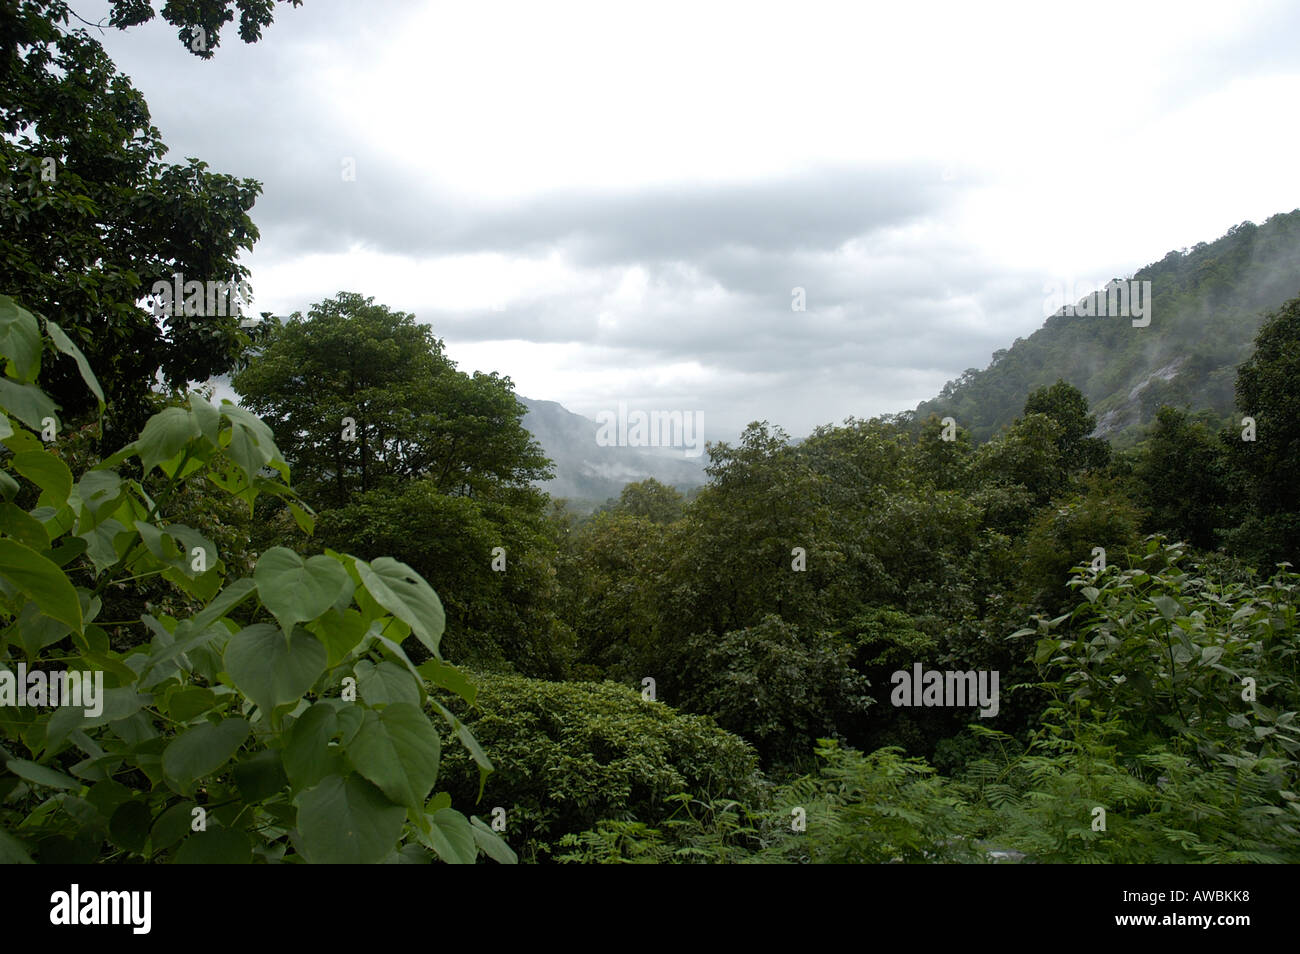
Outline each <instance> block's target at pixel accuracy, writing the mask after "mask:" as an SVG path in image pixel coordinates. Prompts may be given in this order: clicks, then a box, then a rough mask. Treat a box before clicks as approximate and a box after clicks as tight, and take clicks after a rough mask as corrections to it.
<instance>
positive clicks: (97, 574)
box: [0, 296, 513, 863]
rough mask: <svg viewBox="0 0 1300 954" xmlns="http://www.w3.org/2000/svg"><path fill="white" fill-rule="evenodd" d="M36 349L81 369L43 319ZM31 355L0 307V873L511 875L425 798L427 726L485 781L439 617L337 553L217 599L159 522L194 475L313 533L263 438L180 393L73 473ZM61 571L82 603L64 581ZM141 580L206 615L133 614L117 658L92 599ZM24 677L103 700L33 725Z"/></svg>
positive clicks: (432, 774)
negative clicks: (437, 719)
mask: <svg viewBox="0 0 1300 954" xmlns="http://www.w3.org/2000/svg"><path fill="white" fill-rule="evenodd" d="M45 337H46V338H47V339H48V340H49V341H50V342H51V343H52V344H53V345H54V346H55V347H57V348H59V349H60V350H61V351H62V352H64V353H65V354H68V355H69V356H70V357H72V358H73V359H74V360H76V361H78V363H79V364H83V366H84V362H83V361H82V359H81V356H80V353H79V352H77V350H76V349H75V347H74V346H73V345H72V344H71V343H70V342H69V341H68V340H67V338H66V336H64V335H63V333H62V332H61V330H60V329H59V327H58V326H57V325H55V324H54V323H53V322H46V323H45ZM42 342H43V339H42V335H41V333H40V325H39V324H38V322H37V319H36V318H35V317H34V316H33V315H31V314H30V313H28V312H27V311H25V310H23V309H22V308H20V307H18V306H17V305H16V304H15V303H14V302H13V300H12V299H10V298H8V297H2V296H0V354H2V355H3V357H4V359H5V375H6V376H5V379H4V381H3V382H0V384H2V385H3V386H2V387H0V409H2V410H3V412H4V413H0V439H2V441H3V444H4V446H5V447H6V448H7V450H8V452H9V453H8V456H7V458H6V461H5V462H6V464H7V465H8V471H5V472H0V490H3V494H4V496H5V498H6V499H7V501H8V502H6V503H5V504H4V505H3V511H2V513H3V519H2V521H0V620H3V623H4V629H3V630H2V631H0V662H2V664H3V672H2V674H0V675H3V676H6V677H8V679H7V680H6V681H8V682H10V689H14V688H17V689H19V690H20V691H22V692H23V695H22V696H21V697H17V696H16V697H15V699H14V700H13V701H17V702H21V703H24V704H22V705H18V706H16V707H14V708H9V707H7V706H6V708H5V709H4V721H3V736H2V738H3V743H0V759H2V760H3V762H4V769H3V773H2V774H0V829H2V830H3V832H4V835H3V838H2V839H0V848H2V849H3V853H4V856H5V858H6V859H7V860H17V861H28V860H38V861H41V862H58V861H96V860H112V861H124V860H136V861H145V860H147V861H173V862H180V863H186V862H188V863H221V862H247V861H254V860H256V861H264V862H279V861H289V862H297V861H309V862H379V861H385V860H388V861H397V860H400V861H429V860H431V859H432V858H433V857H435V856H436V857H439V858H442V859H443V860H446V861H453V862H472V861H474V860H475V858H476V857H477V855H478V854H479V852H480V851H482V852H485V853H486V854H488V855H489V856H491V857H493V858H496V859H498V860H512V859H513V854H512V853H511V852H510V850H509V849H508V848H507V847H506V846H505V844H504V843H503V842H502V841H501V840H500V839H499V838H497V837H496V835H495V834H494V833H492V831H491V830H490V829H489V828H487V827H486V826H485V825H483V824H482V823H479V822H477V821H475V820H473V819H468V818H466V817H465V816H464V815H462V814H460V813H459V812H457V811H455V810H454V809H452V808H451V807H450V806H451V802H450V799H449V798H448V797H447V795H446V794H445V793H444V792H437V793H435V792H434V788H435V785H436V784H437V782H438V780H439V776H440V762H441V758H442V755H443V752H442V745H441V736H440V734H439V732H438V730H437V728H436V727H435V725H434V724H433V722H432V719H431V717H430V716H429V715H428V714H427V712H426V710H432V711H437V712H438V713H440V714H441V715H442V717H443V718H445V720H446V721H447V722H448V724H449V725H450V727H451V730H452V731H453V732H455V733H456V734H457V735H458V737H459V738H460V740H461V741H462V743H464V745H465V746H466V747H468V749H469V750H470V752H471V753H472V755H473V758H474V760H475V762H477V765H478V768H479V769H480V772H481V773H486V772H487V771H489V770H490V768H491V763H490V762H489V761H488V760H487V758H486V756H484V755H483V753H482V751H481V750H480V749H479V748H478V745H477V743H476V742H475V741H474V739H473V736H472V735H470V734H469V732H468V731H467V730H466V729H465V728H464V727H463V725H462V724H461V723H460V722H459V721H458V720H457V719H456V717H455V716H453V715H452V714H451V712H450V711H449V710H447V709H446V707H445V706H444V705H443V703H442V702H441V701H439V698H438V695H440V694H443V693H454V694H456V695H457V696H459V697H460V698H461V699H462V700H465V701H467V702H470V703H472V702H473V700H474V689H473V687H472V686H471V685H470V684H469V682H468V681H467V680H466V678H465V677H464V675H463V674H462V673H460V672H459V671H457V670H456V669H454V668H453V667H451V666H449V665H447V664H445V663H443V662H442V661H441V654H440V651H439V641H440V639H441V636H442V632H443V629H444V627H445V617H444V611H443V608H442V605H441V603H440V602H439V600H438V597H437V594H436V593H434V591H433V590H432V589H431V588H430V587H429V585H428V583H426V582H425V581H424V580H423V579H422V578H420V577H419V576H418V575H417V574H415V573H414V572H413V571H412V570H411V569H410V568H409V567H407V566H405V565H404V564H402V563H400V562H398V561H396V560H393V559H391V558H386V557H380V558H378V559H375V560H372V561H365V560H361V559H357V558H356V557H352V556H348V555H346V554H340V553H335V552H333V551H331V552H328V553H327V554H325V555H322V556H314V557H311V558H310V559H306V560H304V559H303V558H302V557H301V556H299V555H298V554H296V553H294V552H293V551H291V550H288V549H286V548H284V547H276V548H273V549H271V550H268V551H267V552H265V553H263V554H261V555H260V557H259V558H258V560H257V563H256V567H255V568H254V570H253V574H252V576H251V577H242V578H239V579H231V580H228V579H227V577H226V569H227V567H226V564H225V562H224V561H223V559H222V557H221V554H220V553H219V552H218V550H217V548H216V547H215V545H214V544H213V542H212V541H211V540H209V539H207V538H206V537H205V536H204V535H203V534H202V533H200V532H199V531H198V530H196V529H194V528H192V527H190V526H187V525H185V524H182V523H178V522H175V521H173V520H172V519H171V516H172V511H171V505H172V503H173V501H174V500H175V499H176V496H177V493H178V489H179V488H182V487H184V486H185V485H186V484H187V483H188V482H190V481H191V480H193V479H194V478H195V476H196V475H198V474H203V475H204V476H205V478H206V479H207V481H208V482H209V483H210V484H212V485H213V486H215V487H217V488H219V489H221V490H222V491H224V492H225V493H227V494H229V495H230V496H231V497H233V498H234V499H236V500H238V501H240V502H241V503H242V504H243V505H245V506H246V507H248V508H249V511H250V513H251V511H252V507H253V505H254V503H255V500H256V498H257V497H258V496H259V495H263V494H267V495H272V496H276V497H279V498H281V499H283V500H285V501H286V502H287V504H288V506H289V507H290V509H291V510H292V511H293V512H294V514H295V515H296V516H297V517H298V519H299V520H300V522H301V523H302V524H304V526H306V527H310V525H311V515H310V514H309V513H308V512H307V511H306V510H304V509H303V508H301V507H300V506H299V504H298V503H296V502H295V500H294V497H295V495H294V494H293V491H292V490H291V489H290V487H289V485H288V482H287V479H288V467H287V465H286V464H285V462H284V460H283V458H282V457H281V455H280V452H279V450H278V449H277V448H276V446H275V443H274V441H273V440H272V435H271V432H270V430H269V428H267V426H266V425H265V424H264V423H263V422H262V421H260V420H259V419H258V418H256V417H255V416H254V415H252V414H251V413H249V412H248V411H246V410H244V409H243V408H240V407H238V406H236V405H233V404H231V403H229V402H223V403H222V404H221V406H220V407H214V406H213V405H212V404H210V403H209V402H208V401H207V400H206V399H205V398H204V397H203V396H202V395H200V394H197V393H193V394H190V395H189V398H188V400H187V402H186V404H185V405H184V406H176V405H173V406H169V407H166V408H164V409H163V410H162V411H160V412H159V413H157V414H155V415H154V416H152V417H151V418H150V419H149V421H148V423H147V424H146V425H145V427H144V429H143V431H142V432H141V434H140V436H139V437H138V439H136V440H135V441H134V442H132V443H131V444H129V445H127V446H126V447H124V448H123V449H121V450H120V451H118V452H117V453H115V454H113V455H112V456H111V457H109V458H107V459H106V460H104V461H103V462H101V463H99V464H97V465H95V466H94V467H92V468H90V469H88V470H85V471H84V472H82V473H79V474H74V473H73V472H72V470H71V469H70V468H69V467H68V466H67V464H65V463H64V462H63V461H62V460H61V459H60V458H59V457H58V456H57V455H56V454H54V453H53V452H52V451H51V450H50V449H48V448H46V447H44V446H42V444H41V441H40V440H39V439H38V438H37V437H35V436H33V434H32V433H31V430H35V431H38V432H39V431H40V429H41V417H42V414H43V411H44V410H45V408H46V407H48V406H49V398H48V397H47V396H46V395H45V394H44V392H42V391H41V390H40V389H39V388H38V387H37V385H36V383H35V381H36V377H37V374H38V373H39V370H40V364H41V351H42ZM85 374H86V380H87V384H89V385H90V387H91V389H92V390H97V388H98V385H97V384H96V383H95V381H94V378H93V376H91V375H90V373H89V370H88V369H87V370H86V371H85ZM10 415H12V417H11V416H10ZM29 429H31V430H29ZM128 463H136V464H138V466H139V468H140V471H139V472H140V473H141V474H142V475H143V476H144V477H145V478H148V477H149V476H150V475H151V474H152V473H153V471H155V470H158V471H160V472H161V474H162V475H164V477H165V478H166V481H165V484H164V485H163V487H162V488H161V490H159V491H158V492H156V493H152V494H150V493H147V492H146V490H145V487H144V484H143V483H142V482H141V480H140V479H135V478H132V477H130V476H127V475H126V474H125V467H126V465H127V464H128ZM29 487H32V488H36V489H37V491H38V492H39V499H38V500H37V501H36V506H35V507H33V508H30V509H22V508H20V507H19V506H17V505H16V504H14V503H13V500H14V499H15V498H16V497H18V495H20V494H22V493H24V491H26V489H27V488H29ZM78 570H80V571H82V572H84V574H85V575H86V577H88V583H89V584H93V586H92V585H85V586H78V585H74V583H73V579H72V575H71V574H72V573H74V572H76V571H78ZM148 574H156V575H159V576H161V577H162V578H163V579H164V580H166V581H167V582H168V583H170V584H171V585H172V586H174V587H176V588H177V589H178V590H179V591H181V592H183V593H184V594H186V595H187V596H188V597H190V598H191V599H194V600H197V601H199V602H200V603H201V604H202V609H200V610H199V611H198V612H197V613H194V614H193V615H188V614H187V615H185V616H183V617H181V618H177V617H173V616H169V615H166V614H161V613H145V614H144V615H142V617H141V619H142V621H143V623H144V624H145V625H146V626H147V627H148V629H149V630H150V632H151V634H152V639H151V640H150V642H149V643H148V644H147V645H140V646H136V647H134V648H132V649H130V650H129V651H127V652H119V651H117V650H115V649H114V648H113V647H112V646H111V645H110V644H109V639H108V633H107V632H106V630H105V628H104V627H103V626H102V625H100V624H99V622H97V621H98V620H99V618H100V613H101V611H102V609H103V606H104V598H103V595H104V594H105V592H106V591H108V590H109V588H111V587H113V586H117V585H121V584H123V583H125V582H128V581H130V580H133V579H139V578H140V577H141V576H144V575H148ZM408 634H413V635H414V636H415V637H416V638H417V639H418V640H419V641H420V642H421V643H422V644H423V645H424V646H425V648H426V649H427V650H428V651H429V653H430V654H431V655H432V656H433V657H434V658H433V659H432V660H430V662H428V663H426V664H425V665H424V666H422V667H421V668H420V669H419V670H417V669H416V668H415V667H414V666H413V665H412V664H411V662H410V660H409V659H407V657H406V655H405V654H404V653H403V652H402V651H401V649H400V647H399V646H398V642H400V640H401V639H402V638H404V637H405V636H406V635H408ZM50 664H62V667H61V668H58V667H57V666H56V667H51V665H50ZM19 665H22V666H29V667H32V668H33V669H36V670H38V671H40V672H42V673H43V675H42V677H41V680H40V681H39V682H33V683H32V684H33V685H37V686H41V685H44V684H45V680H51V681H54V680H56V679H59V678H62V679H63V680H65V681H67V680H72V681H79V683H80V685H81V686H84V685H86V684H89V685H90V686H95V685H96V684H97V682H98V680H103V682H102V686H103V692H102V694H96V698H97V699H98V702H96V701H94V700H92V699H91V698H90V697H88V696H86V695H85V694H84V692H83V693H81V694H80V697H79V698H77V697H74V699H73V700H72V701H74V702H81V703H83V705H66V704H64V705H61V706H59V707H58V708H55V709H54V710H53V711H48V710H45V709H44V708H43V705H44V703H45V702H47V701H49V702H53V701H54V700H53V699H51V698H50V697H49V696H48V695H47V694H46V691H45V690H44V689H41V690H40V692H39V694H36V695H29V694H28V693H27V691H26V690H27V681H24V683H23V684H20V685H18V686H17V687H15V686H14V683H15V682H17V673H16V670H18V666H19ZM57 672H62V673H65V674H79V675H64V676H63V677H56V676H54V675H53V674H54V673H57ZM430 684H432V685H433V686H434V687H437V689H438V690H440V691H439V693H435V694H432V695H431V694H430V692H429V688H430ZM447 698H450V695H448V696H447ZM65 701H66V700H65ZM28 703H29V704H28Z"/></svg>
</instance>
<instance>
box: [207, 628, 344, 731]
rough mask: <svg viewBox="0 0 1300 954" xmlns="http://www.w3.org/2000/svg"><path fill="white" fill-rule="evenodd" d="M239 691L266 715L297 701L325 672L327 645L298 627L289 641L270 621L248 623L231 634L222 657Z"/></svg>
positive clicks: (227, 671)
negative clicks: (249, 624) (248, 624)
mask: <svg viewBox="0 0 1300 954" xmlns="http://www.w3.org/2000/svg"><path fill="white" fill-rule="evenodd" d="M222 660H223V662H224V664H225V667H226V673H227V674H228V675H229V676H230V678H231V679H232V680H234V683H235V685H236V686H237V687H238V688H239V691H240V692H242V693H244V695H246V696H248V698H250V699H252V700H253V702H255V703H256V704H257V707H258V708H259V709H261V710H262V712H263V713H264V714H267V715H269V714H270V713H271V711H272V710H273V709H274V708H275V707H276V706H280V705H284V704H285V703H287V702H297V701H298V700H299V699H301V698H302V695H303V693H305V692H306V691H307V690H308V689H310V688H311V686H312V683H314V682H315V681H316V680H317V679H319V678H320V674H321V673H323V672H324V671H325V647H324V646H322V645H321V644H320V640H318V639H316V638H315V637H314V636H312V635H311V634H310V633H307V632H305V631H303V630H302V629H298V630H296V631H294V633H293V634H292V635H291V636H290V637H289V639H288V640H287V641H286V640H285V638H284V634H283V633H281V632H280V630H279V629H278V628H277V627H275V626H272V625H271V624H270V623H256V624H254V625H252V626H246V627H244V628H243V629H241V630H240V631H239V632H237V633H235V635H233V636H231V637H230V642H228V643H227V644H226V651H225V653H224V655H223V656H222Z"/></svg>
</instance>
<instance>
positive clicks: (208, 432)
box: [190, 391, 221, 447]
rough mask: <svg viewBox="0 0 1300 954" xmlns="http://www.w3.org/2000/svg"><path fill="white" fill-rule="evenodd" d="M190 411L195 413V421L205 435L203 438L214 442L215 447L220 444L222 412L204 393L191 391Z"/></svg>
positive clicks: (200, 431) (211, 442)
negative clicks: (210, 402) (209, 401)
mask: <svg viewBox="0 0 1300 954" xmlns="http://www.w3.org/2000/svg"><path fill="white" fill-rule="evenodd" d="M190 413H191V414H193V415H194V423H195V424H197V425H198V428H199V433H200V434H201V435H203V439H204V440H206V441H208V442H209V443H210V444H212V446H213V447H217V446H219V445H218V435H219V434H220V432H221V412H220V411H218V410H217V409H216V408H215V407H213V406H212V405H211V404H209V403H208V401H207V399H205V398H204V397H203V395H202V394H199V393H198V392H197V391H191V392H190Z"/></svg>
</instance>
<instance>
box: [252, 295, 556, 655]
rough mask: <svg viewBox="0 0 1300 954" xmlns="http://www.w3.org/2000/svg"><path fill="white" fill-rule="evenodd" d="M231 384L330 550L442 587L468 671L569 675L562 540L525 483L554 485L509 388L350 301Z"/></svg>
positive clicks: (336, 302) (292, 330)
mask: <svg viewBox="0 0 1300 954" xmlns="http://www.w3.org/2000/svg"><path fill="white" fill-rule="evenodd" d="M234 385H235V388H236V389H237V390H238V391H239V392H240V394H242V395H243V396H244V399H245V400H246V401H247V403H248V405H249V406H250V407H252V408H254V409H256V410H257V411H258V412H259V413H261V414H263V415H264V416H265V420H266V421H267V422H268V424H269V425H270V427H271V429H272V432H273V433H274V434H275V435H276V439H277V441H278V442H280V446H282V449H283V451H284V454H285V458H286V459H287V460H288V461H289V463H290V464H291V465H292V467H293V473H294V475H295V481H296V483H297V485H298V486H299V487H300V488H301V493H302V496H303V498H304V499H305V500H306V501H307V502H308V503H309V504H311V505H312V506H313V507H315V508H316V510H317V511H318V513H319V520H320V532H319V539H320V541H321V542H322V543H323V544H324V545H325V546H328V547H330V548H332V549H337V550H347V551H349V552H352V553H357V554H361V555H363V556H371V555H375V556H377V555H381V554H388V555H392V556H394V557H396V558H397V559H399V560H401V561H403V562H404V563H407V564H408V565H410V566H411V567H413V568H414V569H415V570H416V571H417V572H418V573H420V574H421V575H424V576H427V577H428V578H429V579H431V580H436V581H437V583H438V588H439V590H440V591H441V592H442V594H443V597H444V598H445V599H446V600H447V601H448V605H450V606H452V607H454V609H455V610H456V613H455V618H456V620H457V622H456V624H455V625H454V627H453V629H452V632H451V634H450V645H452V646H454V647H455V648H456V651H457V653H458V656H459V657H460V658H466V659H469V660H471V661H472V662H474V663H475V664H478V665H490V666H502V665H506V664H511V663H513V664H514V665H516V666H518V667H519V668H520V669H521V670H522V671H524V672H527V673H529V674H536V675H552V676H554V675H559V673H560V671H561V670H562V667H563V662H562V659H563V656H564V654H565V652H566V651H567V649H566V646H565V637H564V634H563V633H562V631H561V630H560V629H558V628H557V626H558V623H557V620H556V617H555V585H554V581H553V575H552V573H551V572H550V565H551V563H552V562H553V560H554V555H555V550H556V539H555V536H554V534H553V533H552V528H551V525H550V523H549V522H548V521H547V519H546V498H545V496H544V495H543V494H542V493H541V492H540V491H538V490H536V489H535V488H534V487H532V486H531V485H530V483H529V482H530V481H533V480H542V479H545V478H547V477H549V476H550V471H549V470H548V469H547V464H548V461H547V460H546V458H545V457H543V456H542V453H541V448H540V447H539V446H538V445H537V443H536V441H534V440H533V439H532V437H531V435H530V434H529V433H528V431H527V430H526V429H525V428H524V427H523V424H522V423H521V421H522V418H523V415H524V411H525V408H524V406H523V404H521V403H520V402H519V400H518V399H517V398H516V397H515V395H514V391H513V388H512V385H511V382H510V379H509V378H503V377H500V376H498V375H496V374H482V373H478V372H476V373H475V374H473V375H468V374H465V373H463V372H461V371H457V370H456V366H455V364H453V363H452V361H451V360H450V359H448V358H447V357H446V355H445V353H444V350H443V344H442V342H441V341H440V340H439V339H438V338H436V337H435V336H434V335H433V333H432V332H431V331H430V329H429V328H428V327H427V326H426V325H421V324H419V323H417V322H416V320H415V317H414V316H413V315H410V314H407V313H404V312H398V311H393V310H391V309H389V308H388V307H387V306H384V305H376V304H375V303H374V299H373V298H363V297H362V296H361V295H357V294H351V293H340V294H338V295H337V296H335V297H334V298H332V299H329V300H327V301H324V302H321V303H319V304H316V305H313V306H312V307H311V308H310V309H309V310H308V315H307V316H306V317H303V316H302V315H301V314H300V313H295V314H294V315H293V316H291V317H290V318H289V319H288V320H287V321H285V322H283V323H281V322H272V323H271V327H270V329H269V330H268V331H267V333H266V337H265V341H264V344H263V345H262V346H261V348H260V349H259V351H258V353H257V354H255V355H254V356H253V357H252V359H251V360H250V362H249V366H248V367H247V368H246V369H245V370H244V371H243V372H241V373H240V374H239V375H238V376H236V378H235V380H234ZM411 651H412V652H416V653H418V652H420V650H419V649H418V647H416V646H412V647H411Z"/></svg>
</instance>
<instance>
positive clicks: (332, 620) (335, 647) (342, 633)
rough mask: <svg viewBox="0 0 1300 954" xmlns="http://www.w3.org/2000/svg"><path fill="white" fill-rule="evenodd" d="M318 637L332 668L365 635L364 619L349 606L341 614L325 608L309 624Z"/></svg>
mask: <svg viewBox="0 0 1300 954" xmlns="http://www.w3.org/2000/svg"><path fill="white" fill-rule="evenodd" d="M308 629H310V630H311V631H312V632H314V633H315V634H316V635H317V636H319V637H320V640H321V642H323V643H324V644H325V650H326V653H327V654H328V658H329V661H328V665H329V666H330V667H331V668H332V667H334V666H337V665H338V664H339V663H340V662H342V661H343V660H344V659H345V658H346V657H347V655H348V653H350V652H352V650H353V649H354V648H356V646H357V644H358V643H360V642H361V640H362V637H364V636H365V635H366V629H367V627H366V621H365V619H364V618H363V617H362V615H361V614H360V613H358V612H357V611H356V610H354V609H352V608H351V607H349V608H347V609H345V610H344V611H343V613H342V614H339V613H338V612H336V611H334V610H326V611H325V612H324V613H323V614H322V615H321V616H319V617H317V618H316V619H315V620H314V621H313V622H312V623H311V624H310V625H309V626H308Z"/></svg>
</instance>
